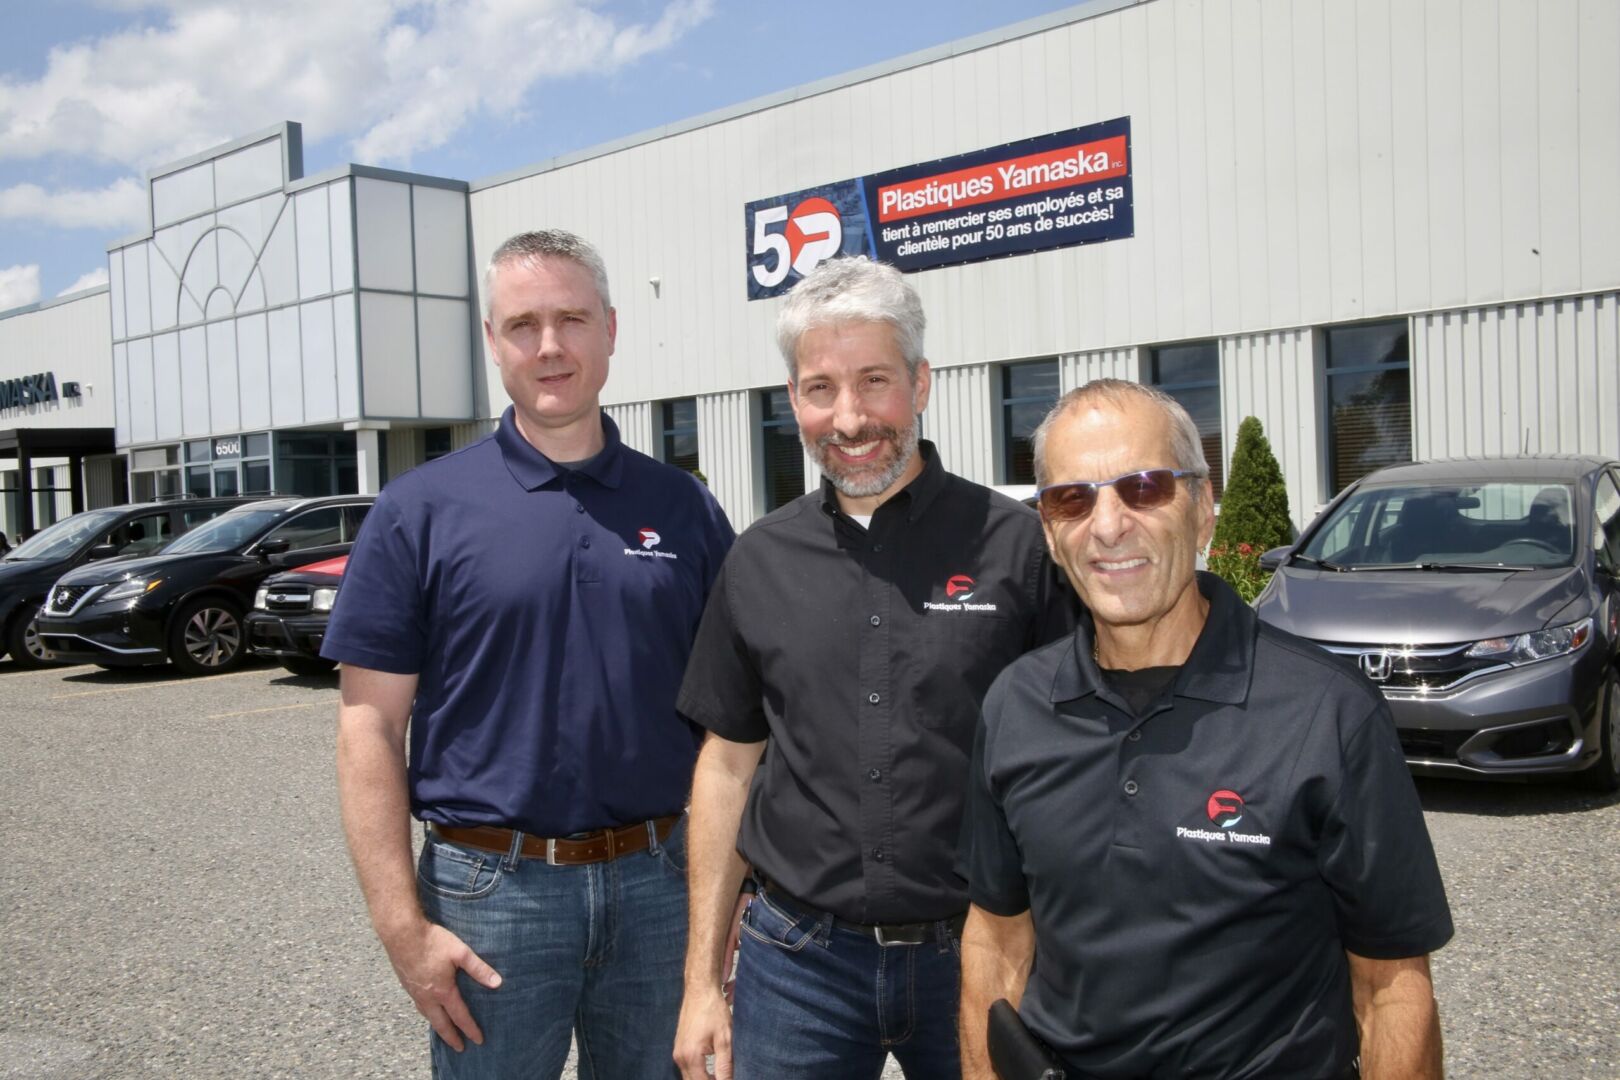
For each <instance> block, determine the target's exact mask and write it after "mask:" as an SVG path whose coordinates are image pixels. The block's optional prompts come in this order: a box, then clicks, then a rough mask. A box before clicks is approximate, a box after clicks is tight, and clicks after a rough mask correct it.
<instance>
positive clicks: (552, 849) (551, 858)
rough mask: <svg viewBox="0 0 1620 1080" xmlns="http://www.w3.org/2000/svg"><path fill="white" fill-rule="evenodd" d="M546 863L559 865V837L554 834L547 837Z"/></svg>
mask: <svg viewBox="0 0 1620 1080" xmlns="http://www.w3.org/2000/svg"><path fill="white" fill-rule="evenodd" d="M546 865H547V866H556V865H557V838H556V837H554V836H550V837H547V838H546Z"/></svg>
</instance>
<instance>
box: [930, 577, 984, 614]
mask: <svg viewBox="0 0 1620 1080" xmlns="http://www.w3.org/2000/svg"><path fill="white" fill-rule="evenodd" d="M977 589H978V583H977V582H975V581H974V580H973V579H972V578H971V577H969V576H968V575H966V574H952V575H951V576H950V577H949V578H947V579H946V580H945V602H944V603H938V602H937V601H933V600H924V601H923V610H924V611H953V612H962V611H995V610H996V605H994V604H970V603H968V601H969V600H971V599H973V594H974V592H975V591H977Z"/></svg>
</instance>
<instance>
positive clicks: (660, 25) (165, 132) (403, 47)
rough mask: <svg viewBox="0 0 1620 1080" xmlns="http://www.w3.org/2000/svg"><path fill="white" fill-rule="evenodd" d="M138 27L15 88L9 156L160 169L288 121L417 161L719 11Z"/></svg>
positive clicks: (566, 0)
mask: <svg viewBox="0 0 1620 1080" xmlns="http://www.w3.org/2000/svg"><path fill="white" fill-rule="evenodd" d="M113 2H114V3H115V5H116V6H118V7H120V8H123V9H125V10H132V11H135V12H137V13H141V14H146V15H148V16H149V21H148V23H147V24H146V25H145V26H143V27H141V28H138V29H129V30H123V31H120V32H118V33H113V34H108V35H106V36H103V37H99V38H95V39H91V40H86V41H83V42H79V43H75V44H72V45H66V46H61V47H58V48H56V49H53V50H52V51H51V54H50V57H49V59H48V61H47V64H46V69H45V72H44V74H43V75H41V76H40V77H39V78H37V79H34V80H31V81H21V80H8V79H4V78H0V158H35V157H40V156H44V155H47V154H59V155H67V156H71V157H81V158H89V159H94V160H100V161H111V162H116V163H119V164H121V165H124V166H129V167H136V168H148V167H150V166H152V165H156V164H161V163H163V162H166V161H170V160H173V159H175V158H177V157H181V156H184V155H186V154H189V153H193V152H195V151H197V150H199V149H203V148H205V147H207V146H210V145H213V144H215V143H219V142H222V141H224V140H226V139H229V138H232V137H235V136H237V135H241V134H243V133H245V132H248V131H252V130H255V129H257V128H260V127H264V126H267V125H269V124H272V123H275V122H277V121H279V120H282V119H295V120H301V121H303V122H304V123H305V124H306V131H307V134H308V135H309V136H310V138H311V139H321V138H327V137H332V136H341V137H345V138H347V139H349V140H351V142H352V146H353V149H354V152H355V156H356V158H357V159H358V160H360V161H362V162H365V163H377V164H388V163H400V164H405V163H408V162H409V159H410V156H411V155H412V154H413V153H415V152H418V151H421V150H425V149H428V148H431V147H435V146H438V145H441V144H443V143H444V142H446V141H447V140H449V139H450V138H451V137H452V136H453V135H454V134H455V132H456V131H457V130H458V129H459V128H460V127H461V125H462V124H464V123H465V122H466V121H467V120H468V119H469V118H470V117H471V116H472V115H474V114H475V113H478V112H481V111H510V110H517V109H519V108H521V107H522V106H523V105H524V103H525V101H526V100H527V99H528V96H529V93H530V91H531V90H532V89H533V88H534V87H535V86H536V84H538V83H541V82H543V81H545V80H547V79H558V78H566V77H569V76H576V75H581V74H587V73H596V72H601V73H607V72H612V71H614V70H617V69H619V68H622V67H624V66H626V65H628V64H632V63H635V62H636V61H638V60H640V59H642V58H644V57H645V56H647V55H649V54H651V53H653V52H656V51H659V50H661V49H665V48H668V47H669V46H670V45H671V44H672V43H673V42H675V41H676V40H677V39H678V38H680V36H681V35H683V34H685V33H686V32H687V31H688V30H690V29H691V28H692V27H693V26H695V25H697V24H698V23H700V22H702V21H703V20H705V19H707V18H709V17H710V15H712V14H713V11H714V0H670V2H668V3H667V4H666V5H665V6H664V7H663V9H662V11H661V12H660V14H659V16H658V18H656V19H655V20H651V21H648V22H643V23H633V22H626V21H624V20H623V19H622V18H621V17H618V16H616V15H614V14H613V13H611V12H610V11H604V10H603V5H602V4H601V3H600V0H343V2H339V3H333V2H332V0H282V2H279V3H275V4H263V3H258V4H250V3H248V2H246V0H221V2H216V3H199V2H197V0H144V2H142V0H113Z"/></svg>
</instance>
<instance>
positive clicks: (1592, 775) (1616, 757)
mask: <svg viewBox="0 0 1620 1080" xmlns="http://www.w3.org/2000/svg"><path fill="white" fill-rule="evenodd" d="M1598 745H1599V747H1600V748H1601V749H1602V752H1601V753H1600V754H1599V755H1598V759H1597V761H1595V762H1593V764H1592V766H1591V767H1590V768H1588V769H1587V770H1586V771H1585V772H1582V773H1580V774H1579V776H1580V780H1581V783H1582V784H1583V785H1585V786H1586V787H1589V788H1592V789H1593V790H1594V791H1605V792H1608V791H1620V677H1616V675H1615V672H1614V669H1613V668H1610V669H1609V676H1608V678H1606V679H1604V680H1603V715H1602V716H1600V717H1599V718H1598Z"/></svg>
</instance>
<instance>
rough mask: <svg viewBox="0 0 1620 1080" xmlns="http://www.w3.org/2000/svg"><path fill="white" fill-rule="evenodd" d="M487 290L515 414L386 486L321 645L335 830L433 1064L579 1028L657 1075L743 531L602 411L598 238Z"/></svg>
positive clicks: (554, 244)
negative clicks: (694, 807)
mask: <svg viewBox="0 0 1620 1080" xmlns="http://www.w3.org/2000/svg"><path fill="white" fill-rule="evenodd" d="M484 295H485V302H486V304H487V307H486V310H485V316H486V317H485V320H484V333H485V337H486V339H487V342H488V345H489V351H490V355H491V357H492V359H493V360H494V362H495V364H496V365H497V367H498V368H499V369H500V374H501V382H502V384H503V385H504V387H505V389H506V393H507V395H508V396H509V397H510V398H511V399H512V407H511V408H509V409H507V410H506V413H505V415H503V416H502V417H501V421H500V426H499V429H498V430H497V431H496V432H495V434H494V435H492V436H491V437H489V438H487V439H484V440H483V441H481V442H478V443H475V444H474V445H472V446H469V447H467V448H465V449H463V450H460V451H458V452H456V453H454V454H450V455H448V456H446V457H442V458H439V459H438V460H436V461H432V462H429V463H428V464H426V465H423V466H422V467H420V468H418V469H415V470H413V471H411V472H409V473H407V474H405V475H404V476H401V477H399V478H398V479H396V480H394V481H393V482H392V483H391V484H389V485H388V487H387V489H386V490H385V491H384V492H383V493H382V494H381V495H380V496H379V497H378V500H377V504H376V506H375V508H374V509H373V511H372V517H371V518H370V519H369V520H370V524H368V526H367V527H366V528H365V529H364V530H362V532H361V535H360V538H359V540H358V542H357V543H356V545H355V548H354V552H353V555H352V556H351V558H350V560H349V565H348V570H347V573H346V574H345V575H344V581H343V589H342V591H341V593H340V595H339V597H338V601H337V604H336V606H335V608H334V610H333V612H332V620H331V625H330V627H329V629H328V631H327V635H326V641H325V643H324V645H323V648H322V652H323V654H324V655H325V656H326V657H328V658H329V659H332V660H338V661H341V662H342V664H343V700H342V707H341V711H340V712H339V718H338V725H339V726H338V790H339V795H340V798H341V802H342V810H343V824H344V829H345V831H346V832H347V834H348V840H349V850H350V853H351V854H352V856H353V858H354V863H355V869H356V873H357V875H358V876H359V879H360V885H361V888H362V890H363V891H364V892H365V896H366V903H367V905H368V907H369V908H370V912H371V918H372V924H373V926H374V927H375V928H376V931H377V935H378V937H379V938H380V939H381V940H382V943H383V946H384V948H385V949H386V950H387V952H388V958H389V960H390V961H391V962H392V963H393V965H394V970H395V973H396V974H397V975H398V976H399V980H400V983H401V984H402V985H403V986H404V987H405V989H406V991H407V992H408V993H409V994H410V995H411V998H412V1000H413V1001H414V1002H415V1003H416V1007H417V1008H418V1009H419V1010H420V1011H421V1012H422V1014H423V1015H424V1016H425V1017H427V1019H428V1022H429V1023H430V1025H431V1026H432V1029H433V1035H432V1040H431V1041H432V1055H433V1071H434V1075H435V1076H438V1077H479V1078H483V1077H508V1076H517V1075H523V1076H552V1077H555V1076H558V1075H560V1073H561V1071H562V1068H563V1063H564V1059H565V1058H566V1056H567V1054H568V1047H569V1041H570V1036H571V1035H572V1036H574V1037H577V1040H578V1043H579V1057H580V1075H581V1076H582V1077H583V1076H603V1077H611V1078H614V1080H618V1078H638V1077H665V1076H668V1075H669V1074H670V1072H671V1071H672V1070H671V1065H670V1053H671V1047H672V1046H673V1043H674V1036H675V1024H676V1017H677V1014H678V1011H679V1006H680V996H681V965H682V958H683V956H684V951H685V938H686V889H685V880H684V875H685V858H684V843H685V839H684V834H685V828H684V819H683V817H682V807H683V806H684V804H685V801H686V795H687V789H688V786H689V784H690V781H691V775H692V766H693V762H694V761H695V759H696V754H697V747H698V738H697V737H696V736H695V734H694V731H693V729H692V728H691V727H690V726H689V725H688V724H687V723H686V722H685V721H684V720H682V719H681V717H680V716H679V715H678V714H677V713H676V711H675V695H676V692H677V690H678V689H679V686H680V681H681V676H682V673H683V671H684V669H685V667H686V660H687V655H688V653H689V651H690V648H691V642H692V638H693V635H694V634H695V633H696V630H697V626H698V621H699V619H700V617H701V615H702V612H703V604H704V600H705V598H706V597H707V595H708V591H709V586H710V584H711V583H712V582H713V581H714V578H715V575H716V574H717V573H718V571H719V569H720V564H721V562H722V560H723V559H724V556H725V553H726V551H727V549H728V548H729V547H730V544H731V541H732V530H731V527H730V525H729V524H728V523H727V522H726V518H725V515H724V514H723V513H722V511H721V510H720V508H719V506H718V505H717V504H716V503H715V501H714V499H713V497H711V496H710V495H709V493H708V490H707V489H706V488H705V487H704V486H703V485H702V484H701V483H699V482H698V481H697V480H696V479H694V478H693V477H691V476H690V475H688V474H687V473H685V472H682V471H680V470H678V469H674V468H671V467H670V466H667V465H663V464H660V463H658V462H656V461H653V460H652V459H651V458H648V457H646V456H644V455H642V454H638V453H636V452H635V451H634V450H631V449H629V448H628V447H626V446H624V445H623V444H622V443H621V442H620V440H619V432H618V429H617V428H616V427H615V426H614V424H613V422H612V420H610V419H609V418H608V417H607V416H606V415H605V414H603V413H602V411H601V407H600V403H599V399H600V394H601V390H602V386H603V383H604V382H605V381H606V379H607V374H608V358H609V357H610V356H611V355H612V353H613V343H614V337H615V332H616V329H617V323H616V316H615V313H614V310H613V308H612V307H611V306H610V304H609V299H608V285H607V273H606V270H605V268H604V267H603V265H602V260H601V257H600V256H599V255H598V254H597V253H596V251H595V250H594V249H593V248H592V247H591V246H590V245H588V244H586V243H585V242H584V241H582V240H580V239H579V238H578V237H576V236H573V235H571V234H569V233H565V232H560V231H554V232H536V233H525V234H522V235H519V236H515V237H513V238H512V239H510V240H508V241H507V242H506V243H504V244H502V245H501V246H500V248H499V249H497V250H496V252H495V254H494V256H493V257H492V258H491V259H490V263H489V267H488V269H487V270H486V272H485V281H484ZM407 730H408V731H409V754H408V756H407V752H406V751H407ZM411 816H415V817H417V818H420V819H421V820H422V821H423V822H425V823H426V824H427V835H426V838H425V841H424V844H423V848H422V855H421V860H420V863H419V865H418V867H417V869H416V871H415V873H414V874H413V872H412V868H411V834H410V818H411Z"/></svg>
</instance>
